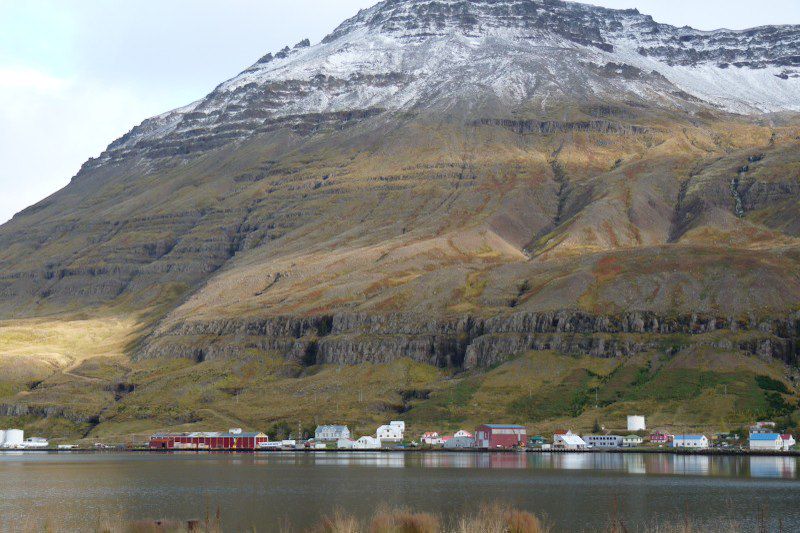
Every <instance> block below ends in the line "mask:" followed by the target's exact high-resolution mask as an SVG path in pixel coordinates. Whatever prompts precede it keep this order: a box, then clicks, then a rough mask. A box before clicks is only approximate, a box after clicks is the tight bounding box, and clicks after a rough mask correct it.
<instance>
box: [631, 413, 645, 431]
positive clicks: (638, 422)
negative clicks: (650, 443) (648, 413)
mask: <svg viewBox="0 0 800 533" xmlns="http://www.w3.org/2000/svg"><path fill="white" fill-rule="evenodd" d="M646 429H647V425H646V424H645V421H644V417H643V416H641V415H631V416H629V417H628V431H644V430H646Z"/></svg>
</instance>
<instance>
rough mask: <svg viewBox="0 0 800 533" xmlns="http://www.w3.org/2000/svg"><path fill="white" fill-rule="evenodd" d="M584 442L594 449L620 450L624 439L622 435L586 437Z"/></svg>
mask: <svg viewBox="0 0 800 533" xmlns="http://www.w3.org/2000/svg"><path fill="white" fill-rule="evenodd" d="M583 440H584V441H585V442H586V445H587V446H591V447H593V448H619V447H620V446H622V440H623V439H622V437H621V436H620V435H585V436H584V437H583Z"/></svg>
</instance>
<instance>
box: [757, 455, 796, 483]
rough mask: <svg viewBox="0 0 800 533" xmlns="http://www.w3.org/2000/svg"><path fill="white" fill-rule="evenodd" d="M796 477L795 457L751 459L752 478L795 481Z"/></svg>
mask: <svg viewBox="0 0 800 533" xmlns="http://www.w3.org/2000/svg"><path fill="white" fill-rule="evenodd" d="M796 475H797V459H796V458H795V457H755V456H753V457H750V476H751V477H769V478H780V479H795V477H796Z"/></svg>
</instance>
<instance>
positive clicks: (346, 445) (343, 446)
mask: <svg viewBox="0 0 800 533" xmlns="http://www.w3.org/2000/svg"><path fill="white" fill-rule="evenodd" d="M336 447H337V448H338V449H340V450H352V449H353V448H355V447H356V441H354V440H353V439H339V440H337V441H336Z"/></svg>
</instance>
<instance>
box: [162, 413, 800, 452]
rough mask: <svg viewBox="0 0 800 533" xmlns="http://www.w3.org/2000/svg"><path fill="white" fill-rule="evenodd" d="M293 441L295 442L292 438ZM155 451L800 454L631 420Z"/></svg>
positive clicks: (165, 446)
mask: <svg viewBox="0 0 800 533" xmlns="http://www.w3.org/2000/svg"><path fill="white" fill-rule="evenodd" d="M290 437H291V436H290ZM148 448H149V449H150V450H161V451H169V450H241V451H259V450H263V451H269V450H319V451H324V450H373V451H377V450H387V451H391V450H394V451H398V450H443V451H445V450H450V451H457V450H460V451H518V452H524V451H532V452H533V451H539V452H547V451H557V452H558V451H603V450H630V451H634V450H636V451H644V450H659V449H661V450H662V451H670V450H674V451H678V450H680V451H703V450H720V451H724V450H728V451H731V452H735V451H738V452H780V453H786V452H790V451H794V450H795V449H796V442H795V439H794V437H793V436H792V435H791V434H786V433H778V432H776V424H775V423H774V422H768V421H763V422H756V423H755V424H753V425H752V426H750V428H749V434H748V435H746V436H745V438H742V436H740V435H737V434H729V433H720V434H716V435H713V436H711V437H708V436H706V435H702V434H672V433H668V432H666V431H661V430H655V431H648V430H647V425H646V421H645V417H643V416H639V415H632V416H628V417H627V431H626V432H625V434H612V433H610V432H605V431H598V432H595V433H594V434H583V435H579V434H577V433H573V432H572V431H571V430H569V429H565V430H558V431H556V432H555V433H554V434H553V435H552V436H550V437H549V438H548V437H545V436H542V435H528V431H527V428H526V427H525V426H521V425H515V424H483V425H480V426H478V427H477V428H475V430H474V431H473V432H470V431H467V430H464V429H461V430H458V431H456V432H454V433H453V434H449V435H446V434H440V433H439V432H436V431H427V432H424V433H422V434H419V435H413V436H410V435H408V432H407V431H406V424H405V422H404V421H399V420H396V421H391V422H389V423H388V424H385V425H381V426H379V427H378V428H377V429H376V431H375V433H374V434H373V435H364V436H359V437H356V436H355V435H353V434H352V433H351V431H350V429H349V428H348V427H347V426H345V425H320V426H317V428H316V430H315V432H314V435H313V437H310V438H307V439H297V438H288V439H279V440H270V439H269V437H268V436H267V434H266V433H261V432H256V433H247V432H243V431H242V430H241V429H231V430H229V431H228V432H195V433H175V434H168V433H164V434H156V435H153V436H152V437H151V438H150V441H149V444H148Z"/></svg>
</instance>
